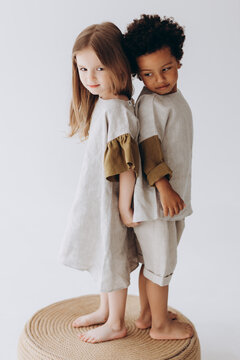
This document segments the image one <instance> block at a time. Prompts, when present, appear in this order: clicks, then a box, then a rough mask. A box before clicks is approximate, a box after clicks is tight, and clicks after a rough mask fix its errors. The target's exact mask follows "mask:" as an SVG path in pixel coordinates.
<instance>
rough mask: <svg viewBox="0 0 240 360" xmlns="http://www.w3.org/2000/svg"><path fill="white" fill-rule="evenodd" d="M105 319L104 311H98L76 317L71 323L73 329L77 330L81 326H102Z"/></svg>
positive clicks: (106, 314)
mask: <svg viewBox="0 0 240 360" xmlns="http://www.w3.org/2000/svg"><path fill="white" fill-rule="evenodd" d="M107 318H108V313H106V311H103V310H101V309H98V310H97V311H94V312H92V313H91V314H87V315H83V316H80V317H78V318H77V319H76V320H74V321H73V323H72V325H73V327H75V328H78V327H81V326H90V325H97V324H103V323H105V322H106V321H107Z"/></svg>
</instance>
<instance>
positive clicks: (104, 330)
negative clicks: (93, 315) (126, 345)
mask: <svg viewBox="0 0 240 360" xmlns="http://www.w3.org/2000/svg"><path fill="white" fill-rule="evenodd" d="M126 335H127V329H126V327H125V326H123V327H119V328H118V327H116V328H114V327H111V326H110V325H109V324H108V323H106V324H104V325H102V326H99V327H97V328H95V329H92V330H89V331H88V332H86V333H84V334H81V335H79V338H80V339H81V340H82V341H84V342H88V343H92V344H95V343H99V342H104V341H109V340H115V339H120V338H123V337H125V336H126Z"/></svg>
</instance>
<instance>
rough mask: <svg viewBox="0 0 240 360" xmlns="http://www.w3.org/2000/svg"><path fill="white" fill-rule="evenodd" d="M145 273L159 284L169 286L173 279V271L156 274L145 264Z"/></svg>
mask: <svg viewBox="0 0 240 360" xmlns="http://www.w3.org/2000/svg"><path fill="white" fill-rule="evenodd" d="M143 275H144V276H145V277H146V278H147V279H149V280H151V281H152V282H154V283H155V284H157V285H159V286H167V285H169V283H170V281H171V278H172V275H173V273H172V274H169V275H166V276H161V275H156V274H154V273H153V272H152V271H150V270H148V269H146V267H145V266H144V270H143Z"/></svg>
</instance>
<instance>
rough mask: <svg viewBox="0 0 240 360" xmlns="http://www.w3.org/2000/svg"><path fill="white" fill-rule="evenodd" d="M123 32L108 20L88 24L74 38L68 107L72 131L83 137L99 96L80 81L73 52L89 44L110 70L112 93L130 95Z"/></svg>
mask: <svg viewBox="0 0 240 360" xmlns="http://www.w3.org/2000/svg"><path fill="white" fill-rule="evenodd" d="M122 42H123V35H122V33H121V31H120V30H119V29H118V27H117V26H115V25H114V24H113V23H111V22H104V23H102V24H95V25H91V26H89V27H87V28H86V29H85V30H83V31H82V32H81V33H80V34H79V35H78V37H77V39H76V41H75V43H74V46H73V50H72V101H71V106H70V122H69V125H70V127H71V133H70V134H69V136H73V135H74V134H76V133H79V134H80V137H81V138H82V139H84V138H85V137H87V136H88V131H89V127H90V122H91V116H92V112H93V110H94V107H95V104H96V102H97V99H98V96H97V95H92V94H91V93H90V92H89V91H88V90H87V89H86V88H85V87H84V86H83V84H82V83H81V81H80V78H79V73H78V68H77V62H76V55H77V54H78V52H79V51H81V50H84V49H86V48H87V47H91V48H92V49H93V50H94V51H95V53H96V55H97V57H98V58H99V60H100V61H101V63H102V64H103V65H104V66H105V67H106V69H107V70H108V71H109V72H110V78H111V88H112V92H113V94H116V95H126V96H127V97H128V98H129V99H130V98H131V96H132V81H131V69H130V65H129V62H128V60H127V57H126V55H125V53H124V51H123V47H122Z"/></svg>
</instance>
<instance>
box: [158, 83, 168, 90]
mask: <svg viewBox="0 0 240 360" xmlns="http://www.w3.org/2000/svg"><path fill="white" fill-rule="evenodd" d="M169 85H170V84H166V85H161V86H158V87H156V90H163V89H166V88H167V87H169Z"/></svg>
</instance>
